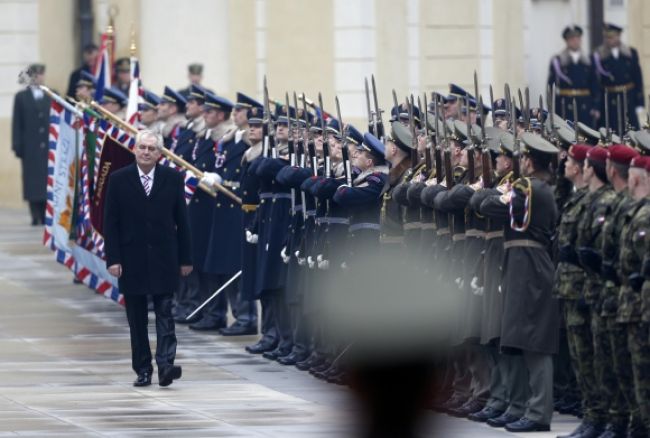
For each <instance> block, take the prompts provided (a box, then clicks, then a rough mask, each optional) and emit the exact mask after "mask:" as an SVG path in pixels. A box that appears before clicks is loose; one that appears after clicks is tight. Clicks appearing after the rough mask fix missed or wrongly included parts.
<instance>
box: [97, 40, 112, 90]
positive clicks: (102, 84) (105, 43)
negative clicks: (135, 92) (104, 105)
mask: <svg viewBox="0 0 650 438" xmlns="http://www.w3.org/2000/svg"><path fill="white" fill-rule="evenodd" d="M110 38H111V37H110V36H109V35H106V34H102V40H101V45H100V47H99V57H98V58H97V64H96V65H95V71H94V72H93V74H94V75H95V79H96V81H97V85H96V88H95V96H94V100H95V102H101V101H102V99H103V97H104V90H105V89H107V88H110V87H111V72H112V70H113V66H112V62H111V54H110V53H109V52H110V50H109V46H110V44H111V39H110Z"/></svg>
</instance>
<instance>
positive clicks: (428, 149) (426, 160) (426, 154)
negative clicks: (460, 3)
mask: <svg viewBox="0 0 650 438" xmlns="http://www.w3.org/2000/svg"><path fill="white" fill-rule="evenodd" d="M423 97H424V138H425V139H426V148H425V149H424V163H425V164H424V165H425V166H426V173H427V174H429V173H431V170H432V169H433V167H432V165H433V163H431V137H430V136H431V134H430V133H429V106H428V105H427V93H424V96H423ZM418 106H419V107H420V108H422V105H421V103H420V96H418Z"/></svg>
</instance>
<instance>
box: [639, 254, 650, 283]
mask: <svg viewBox="0 0 650 438" xmlns="http://www.w3.org/2000/svg"><path fill="white" fill-rule="evenodd" d="M641 275H643V277H645V278H650V257H648V256H647V255H646V256H645V257H644V258H643V264H642V265H641Z"/></svg>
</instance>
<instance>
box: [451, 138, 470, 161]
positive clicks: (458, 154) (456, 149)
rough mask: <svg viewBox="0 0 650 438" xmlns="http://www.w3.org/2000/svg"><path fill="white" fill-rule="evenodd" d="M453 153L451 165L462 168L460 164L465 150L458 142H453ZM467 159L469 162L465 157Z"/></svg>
mask: <svg viewBox="0 0 650 438" xmlns="http://www.w3.org/2000/svg"><path fill="white" fill-rule="evenodd" d="M451 150H452V151H453V153H452V154H451V165H452V166H460V165H461V164H460V162H461V160H462V158H463V148H462V147H461V146H460V144H459V143H458V142H456V141H453V146H452V148H451ZM465 159H466V160H467V155H465Z"/></svg>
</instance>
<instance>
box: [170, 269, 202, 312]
mask: <svg viewBox="0 0 650 438" xmlns="http://www.w3.org/2000/svg"><path fill="white" fill-rule="evenodd" d="M175 301H176V302H175V309H174V312H175V314H176V315H178V316H181V317H186V316H187V315H189V314H190V313H192V312H194V310H195V309H196V308H197V307H199V306H200V305H201V303H202V301H201V289H200V282H199V272H198V271H197V270H194V271H192V273H191V274H190V275H188V276H187V277H181V279H180V284H179V287H178V291H177V293H176V294H175Z"/></svg>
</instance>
